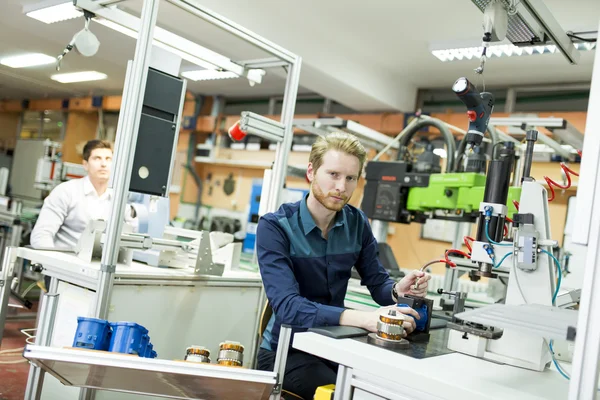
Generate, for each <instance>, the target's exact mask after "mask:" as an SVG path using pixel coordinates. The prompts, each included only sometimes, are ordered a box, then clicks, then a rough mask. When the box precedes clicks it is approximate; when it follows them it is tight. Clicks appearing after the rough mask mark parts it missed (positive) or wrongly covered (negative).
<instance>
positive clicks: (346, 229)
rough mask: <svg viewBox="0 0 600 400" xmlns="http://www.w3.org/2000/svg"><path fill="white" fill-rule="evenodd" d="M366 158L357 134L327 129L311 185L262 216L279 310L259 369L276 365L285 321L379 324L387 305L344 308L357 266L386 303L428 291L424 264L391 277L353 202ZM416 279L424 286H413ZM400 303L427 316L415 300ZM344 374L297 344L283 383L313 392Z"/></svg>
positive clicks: (271, 294)
mask: <svg viewBox="0 0 600 400" xmlns="http://www.w3.org/2000/svg"><path fill="white" fill-rule="evenodd" d="M365 160H366V151H365V149H364V148H363V146H362V145H361V144H360V142H359V141H358V139H356V137H354V136H352V135H350V134H347V133H341V132H338V133H332V134H330V135H328V136H327V137H319V138H318V139H317V141H316V142H315V144H314V145H313V147H312V149H311V153H310V157H309V164H308V171H307V176H308V179H309V181H310V182H311V188H310V193H309V194H308V195H307V196H306V197H305V198H304V199H302V200H301V201H299V202H297V203H289V204H283V205H282V206H281V207H280V208H279V210H277V212H275V213H269V214H266V215H265V216H263V217H262V218H261V219H260V221H259V223H258V228H257V233H256V235H257V238H256V249H257V253H258V263H259V266H260V272H261V276H262V280H263V284H264V287H265V291H266V293H267V298H268V299H269V304H270V305H271V307H272V308H273V316H272V317H271V319H270V320H269V323H268V325H267V328H266V330H265V332H264V333H263V341H262V343H261V346H260V347H261V348H260V350H259V353H258V368H259V369H261V370H268V371H272V370H273V365H274V360H275V353H276V349H277V339H278V337H279V330H280V327H281V324H289V325H291V326H292V328H293V331H294V332H301V331H305V330H306V329H308V328H311V327H316V326H335V325H346V326H356V327H361V328H364V329H367V330H369V331H371V332H375V331H376V327H377V320H378V318H379V314H380V313H381V312H382V310H381V309H378V310H375V311H373V312H365V311H356V310H346V309H344V297H345V295H346V290H347V287H348V280H349V279H350V275H351V269H352V267H353V266H354V267H356V270H357V271H358V273H359V274H360V277H361V284H362V285H364V286H367V288H368V289H369V291H370V293H371V296H372V297H373V299H374V300H375V301H376V302H377V303H378V304H379V305H381V306H392V307H395V303H396V298H397V296H398V295H399V294H407V293H409V294H412V295H417V296H424V295H425V294H426V293H427V281H428V280H429V279H430V278H431V277H430V276H429V275H428V274H425V273H423V272H420V271H413V272H411V273H410V274H408V275H407V276H406V277H404V278H403V279H402V280H400V281H399V282H397V283H396V282H394V281H393V280H392V279H390V277H389V275H388V273H387V272H386V270H385V269H384V267H383V266H382V265H381V262H380V261H379V258H378V253H377V241H376V240H375V238H374V236H373V233H372V231H371V227H370V225H369V221H368V219H367V217H366V216H365V215H364V214H363V212H362V211H360V210H359V209H357V208H355V207H353V206H351V205H348V204H347V203H348V201H349V200H350V198H351V196H352V193H353V192H354V190H355V189H356V185H357V182H358V179H359V177H360V175H361V173H362V170H363V165H364V163H365ZM415 283H418V285H416V287H418V289H413V288H414V287H415V286H414V285H415ZM396 309H397V310H398V311H399V312H401V313H404V314H408V315H410V316H413V317H414V318H419V316H418V314H417V313H416V312H415V311H414V310H413V309H411V308H396ZM414 318H405V322H404V326H405V329H406V331H407V332H411V331H412V330H413V329H414V327H415V321H414ZM336 374H337V366H335V365H333V364H332V363H330V362H328V361H327V360H323V359H321V358H318V357H315V356H313V355H310V354H307V353H304V352H300V351H297V350H294V349H290V351H289V353H288V359H287V364H286V372H285V377H284V381H283V388H284V389H285V390H288V391H290V392H293V393H295V394H297V395H299V396H301V397H302V398H304V399H312V398H313V395H314V393H315V390H316V388H317V387H319V386H322V385H327V384H332V383H335V380H336Z"/></svg>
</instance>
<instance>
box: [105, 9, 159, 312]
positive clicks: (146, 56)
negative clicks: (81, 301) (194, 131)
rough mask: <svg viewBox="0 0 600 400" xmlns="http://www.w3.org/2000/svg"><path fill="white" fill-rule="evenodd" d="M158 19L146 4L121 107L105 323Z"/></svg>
mask: <svg viewBox="0 0 600 400" xmlns="http://www.w3.org/2000/svg"><path fill="white" fill-rule="evenodd" d="M157 15H158V0H147V1H145V2H144V6H143V8H142V16H141V27H140V31H139V35H138V39H137V42H136V48H135V56H134V59H133V63H132V66H131V70H130V72H131V74H130V75H129V76H128V77H127V80H128V82H127V83H128V86H129V87H128V89H129V90H128V93H127V98H126V99H125V101H124V103H123V106H122V109H123V112H124V114H125V115H124V118H123V121H122V122H123V124H120V125H119V131H118V133H117V136H118V137H120V138H121V140H120V141H119V143H118V147H117V149H116V154H115V162H116V166H115V169H114V171H113V189H114V192H113V197H112V202H111V206H112V208H111V218H110V219H109V221H108V226H107V230H106V232H107V233H106V246H105V249H104V251H103V252H102V260H101V265H102V274H101V275H100V280H99V282H98V290H97V292H96V296H97V300H96V310H95V313H94V314H95V316H96V317H97V318H102V319H104V318H106V314H107V307H108V303H109V300H110V290H111V288H112V281H113V278H114V271H115V268H116V265H117V258H118V254H119V240H120V235H121V230H122V228H123V218H122V215H124V214H125V207H126V201H127V194H128V192H129V182H130V180H131V169H132V166H133V157H131V155H132V154H134V152H135V143H136V141H137V134H138V130H139V125H140V118H141V112H142V100H143V98H144V94H145V91H146V79H147V77H148V67H149V65H150V52H151V50H152V37H153V32H154V26H155V25H156V18H157ZM121 146H122V147H121Z"/></svg>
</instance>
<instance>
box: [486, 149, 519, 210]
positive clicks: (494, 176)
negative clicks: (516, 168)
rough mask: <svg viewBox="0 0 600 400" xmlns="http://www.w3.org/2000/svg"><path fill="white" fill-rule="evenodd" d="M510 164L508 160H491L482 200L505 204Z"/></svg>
mask: <svg viewBox="0 0 600 400" xmlns="http://www.w3.org/2000/svg"><path fill="white" fill-rule="evenodd" d="M511 167H512V164H511V163H510V161H508V160H492V161H490V163H489V166H488V173H487V178H486V181H485V192H484V194H483V201H484V202H486V203H495V204H506V200H507V199H508V187H509V185H510V170H511Z"/></svg>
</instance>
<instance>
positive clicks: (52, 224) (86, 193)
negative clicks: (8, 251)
mask: <svg viewBox="0 0 600 400" xmlns="http://www.w3.org/2000/svg"><path fill="white" fill-rule="evenodd" d="M111 197H112V189H110V188H108V189H107V190H106V192H104V194H102V196H98V193H97V192H96V189H95V188H94V185H92V182H91V181H90V178H89V177H87V176H86V177H84V178H81V179H73V180H70V181H67V182H63V183H61V184H60V185H58V186H57V187H55V188H54V189H53V190H52V191H51V192H50V194H49V195H48V197H46V199H45V200H44V205H43V206H42V210H41V211H40V215H39V217H38V219H37V222H36V224H35V227H34V228H33V231H32V232H31V245H32V246H33V247H63V248H64V247H73V246H75V245H76V244H77V242H78V240H79V237H80V236H81V234H82V233H83V231H84V230H85V227H86V226H87V224H88V222H89V221H91V220H95V219H102V220H105V221H108V219H109V217H110V212H111V209H110V199H111ZM125 222H126V223H128V224H130V225H133V226H134V229H135V228H137V218H133V217H132V216H131V213H130V209H129V208H127V209H126V213H125Z"/></svg>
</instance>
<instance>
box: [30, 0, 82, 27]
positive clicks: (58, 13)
mask: <svg viewBox="0 0 600 400" xmlns="http://www.w3.org/2000/svg"><path fill="white" fill-rule="evenodd" d="M23 13H24V14H25V15H27V16H28V17H31V18H34V19H37V20H38V21H42V22H44V23H46V24H53V23H55V22H61V21H66V20H69V19H73V18H78V17H82V16H83V12H81V11H79V10H78V9H77V8H75V6H74V5H73V2H72V1H65V0H47V1H45V2H43V3H38V4H35V5H33V6H31V5H30V6H24V7H23Z"/></svg>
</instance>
